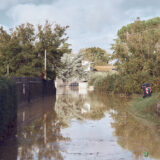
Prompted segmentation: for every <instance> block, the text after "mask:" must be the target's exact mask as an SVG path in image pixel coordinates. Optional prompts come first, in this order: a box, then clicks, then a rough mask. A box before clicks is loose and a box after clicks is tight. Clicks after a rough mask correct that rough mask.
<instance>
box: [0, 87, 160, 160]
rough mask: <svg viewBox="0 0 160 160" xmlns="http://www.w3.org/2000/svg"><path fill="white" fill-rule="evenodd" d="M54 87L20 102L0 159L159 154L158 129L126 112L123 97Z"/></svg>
mask: <svg viewBox="0 0 160 160" xmlns="http://www.w3.org/2000/svg"><path fill="white" fill-rule="evenodd" d="M57 93H58V94H57V95H56V98H55V97H48V98H47V99H42V100H38V101H35V102H32V103H31V104H29V105H26V106H20V107H19V111H18V121H17V133H16V135H15V136H14V137H12V138H11V139H9V140H8V141H6V142H5V143H4V144H3V145H2V144H1V145H0V160H145V159H148V160H158V159H160V138H159V136H158V132H157V130H155V129H154V128H150V127H147V126H145V125H144V124H143V123H142V122H141V121H139V120H137V119H135V118H134V117H132V116H131V115H129V114H128V112H127V107H128V104H127V101H128V100H127V99H125V98H122V97H118V96H109V95H107V94H98V93H94V92H90V93H84V94H82V93H81V94H80V93H79V92H78V90H76V89H75V90H67V91H65V92H64V93H63V94H59V92H57ZM144 152H148V154H149V156H148V157H144Z"/></svg>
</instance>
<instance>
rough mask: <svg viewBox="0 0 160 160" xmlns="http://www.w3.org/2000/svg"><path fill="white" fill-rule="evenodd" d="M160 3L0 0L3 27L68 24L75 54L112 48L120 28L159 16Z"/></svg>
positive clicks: (144, 0) (137, 0) (150, 0)
mask: <svg viewBox="0 0 160 160" xmlns="http://www.w3.org/2000/svg"><path fill="white" fill-rule="evenodd" d="M159 8H160V0H0V25H3V26H4V27H6V28H12V27H14V26H16V25H19V24H22V23H26V22H30V23H32V24H38V23H43V22H44V21H45V20H46V19H48V20H49V21H50V22H56V23H58V24H61V25H63V26H64V25H69V26H70V28H69V29H68V31H67V33H68V35H69V37H70V38H69V43H71V44H72V48H73V51H74V52H78V51H79V49H81V48H86V47H93V46H96V47H101V48H104V49H106V50H107V51H109V52H111V50H110V47H111V45H110V44H111V43H113V39H114V38H115V37H116V34H117V31H118V29H120V28H121V27H122V26H124V25H127V24H128V23H131V22H133V21H135V19H136V18H137V17H140V18H141V20H146V19H149V18H153V17H157V16H159V15H160V9H159Z"/></svg>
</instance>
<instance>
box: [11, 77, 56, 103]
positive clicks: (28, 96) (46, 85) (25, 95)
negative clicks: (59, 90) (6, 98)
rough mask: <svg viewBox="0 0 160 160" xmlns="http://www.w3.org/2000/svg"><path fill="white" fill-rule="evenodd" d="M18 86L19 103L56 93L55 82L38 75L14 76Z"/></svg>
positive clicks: (13, 78)
mask: <svg viewBox="0 0 160 160" xmlns="http://www.w3.org/2000/svg"><path fill="white" fill-rule="evenodd" d="M12 80H13V81H14V82H15V83H16V87H17V99H18V100H17V102H18V104H22V103H26V102H30V101H32V100H34V99H36V98H40V97H45V96H50V95H55V94H56V88H55V83H54V81H52V80H44V79H41V78H36V77H12Z"/></svg>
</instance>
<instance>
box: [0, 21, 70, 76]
mask: <svg viewBox="0 0 160 160" xmlns="http://www.w3.org/2000/svg"><path fill="white" fill-rule="evenodd" d="M67 28H68V26H66V27H61V26H59V25H57V24H55V25H53V24H50V23H49V22H48V21H46V23H45V25H44V26H42V25H38V28H36V27H34V26H33V25H32V24H29V23H27V24H22V25H19V26H17V27H16V28H14V29H11V30H10V33H8V32H6V31H5V30H4V29H3V28H2V27H1V28H0V74H1V75H5V74H6V73H7V65H9V74H10V76H39V77H40V76H43V72H44V51H45V49H46V50H47V75H48V77H49V78H50V79H54V78H55V76H56V72H57V70H56V69H57V66H59V65H60V58H61V56H62V55H63V54H64V53H68V52H71V50H70V49H69V44H68V43H67V42H66V41H67V40H68V37H66V33H65V31H66V29H67Z"/></svg>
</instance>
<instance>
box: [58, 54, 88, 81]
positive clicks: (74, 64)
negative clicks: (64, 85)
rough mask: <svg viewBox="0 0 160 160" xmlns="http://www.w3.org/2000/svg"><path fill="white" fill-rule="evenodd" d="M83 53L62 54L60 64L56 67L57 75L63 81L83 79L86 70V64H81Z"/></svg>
mask: <svg viewBox="0 0 160 160" xmlns="http://www.w3.org/2000/svg"><path fill="white" fill-rule="evenodd" d="M82 60H83V54H76V55H73V54H64V55H63V57H62V58H61V63H62V66H61V67H59V69H58V77H59V78H60V79H62V80H63V81H64V82H68V81H71V80H74V79H78V80H79V79H85V78H86V76H87V72H86V71H85V68H86V66H83V65H82Z"/></svg>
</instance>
